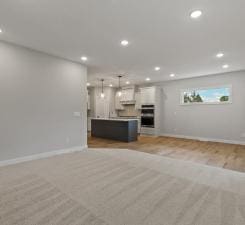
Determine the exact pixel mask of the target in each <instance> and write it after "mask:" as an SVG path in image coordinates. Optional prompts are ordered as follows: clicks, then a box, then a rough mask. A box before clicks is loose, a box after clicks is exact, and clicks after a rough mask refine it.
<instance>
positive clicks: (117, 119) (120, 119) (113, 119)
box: [92, 118, 138, 122]
mask: <svg viewBox="0 0 245 225" xmlns="http://www.w3.org/2000/svg"><path fill="white" fill-rule="evenodd" d="M92 120H109V121H126V122H127V121H135V120H136V121H138V119H137V118H135V119H126V118H92Z"/></svg>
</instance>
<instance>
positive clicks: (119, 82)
mask: <svg viewBox="0 0 245 225" xmlns="http://www.w3.org/2000/svg"><path fill="white" fill-rule="evenodd" d="M121 78H122V76H121V75H119V76H118V89H119V91H118V96H119V97H121V96H122V91H121Z"/></svg>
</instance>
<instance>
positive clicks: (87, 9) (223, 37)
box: [0, 0, 245, 84]
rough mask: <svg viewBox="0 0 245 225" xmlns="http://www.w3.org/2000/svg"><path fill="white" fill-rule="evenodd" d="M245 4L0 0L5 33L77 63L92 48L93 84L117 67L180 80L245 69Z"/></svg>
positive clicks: (138, 76)
mask: <svg viewBox="0 0 245 225" xmlns="http://www.w3.org/2000/svg"><path fill="white" fill-rule="evenodd" d="M195 9H201V10H202V11H203V15H202V17H201V18H199V19H198V20H192V19H190V17H189V14H190V12H191V11H192V10H195ZM244 9H245V1H244V0H233V1H232V0H80V1H79V0H69V1H68V0H1V1H0V28H1V29H2V30H3V33H2V34H0V38H1V39H2V40H6V41H9V42H13V43H16V44H20V45H24V46H27V47H30V48H33V49H37V50H41V51H44V52H47V53H50V54H53V55H57V56H60V57H63V58H66V59H70V60H73V61H77V62H81V60H80V57H81V56H82V55H86V56H87V57H88V58H89V60H88V61H87V62H86V64H87V65H88V68H89V70H88V71H89V82H91V83H92V84H97V83H98V81H97V79H98V78H102V77H103V78H105V79H106V83H107V84H109V83H111V82H113V80H114V84H116V83H117V79H115V78H116V76H117V74H125V75H126V76H125V78H124V80H123V82H125V81H126V80H130V81H131V83H142V82H143V83H144V82H145V78H146V77H150V78H151V81H153V82H155V81H163V80H168V79H173V78H170V77H169V74H170V73H175V74H176V77H175V78H174V79H181V78H186V77H195V76H202V75H208V74H216V73H221V72H224V71H235V70H243V69H245V44H244V43H245V29H244V24H245V13H244ZM122 39H127V40H129V42H130V45H129V46H128V47H126V48H123V47H121V46H120V41H121V40H122ZM220 51H222V52H224V53H225V56H224V57H223V58H222V59H217V58H215V54H216V53H218V52H220ZM223 64H229V65H230V68H229V69H227V70H224V69H222V65H223ZM155 66H160V67H161V71H159V72H155V71H154V67H155Z"/></svg>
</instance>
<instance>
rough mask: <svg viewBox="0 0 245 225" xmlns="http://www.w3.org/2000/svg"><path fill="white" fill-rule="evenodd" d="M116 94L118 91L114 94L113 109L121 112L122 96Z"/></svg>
mask: <svg viewBox="0 0 245 225" xmlns="http://www.w3.org/2000/svg"><path fill="white" fill-rule="evenodd" d="M118 93H119V91H118V92H116V96H115V109H116V110H123V109H124V107H123V105H122V104H121V98H122V95H121V96H119V94H118Z"/></svg>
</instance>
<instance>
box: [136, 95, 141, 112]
mask: <svg viewBox="0 0 245 225" xmlns="http://www.w3.org/2000/svg"><path fill="white" fill-rule="evenodd" d="M135 109H136V110H139V109H141V94H140V92H136V93H135Z"/></svg>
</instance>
